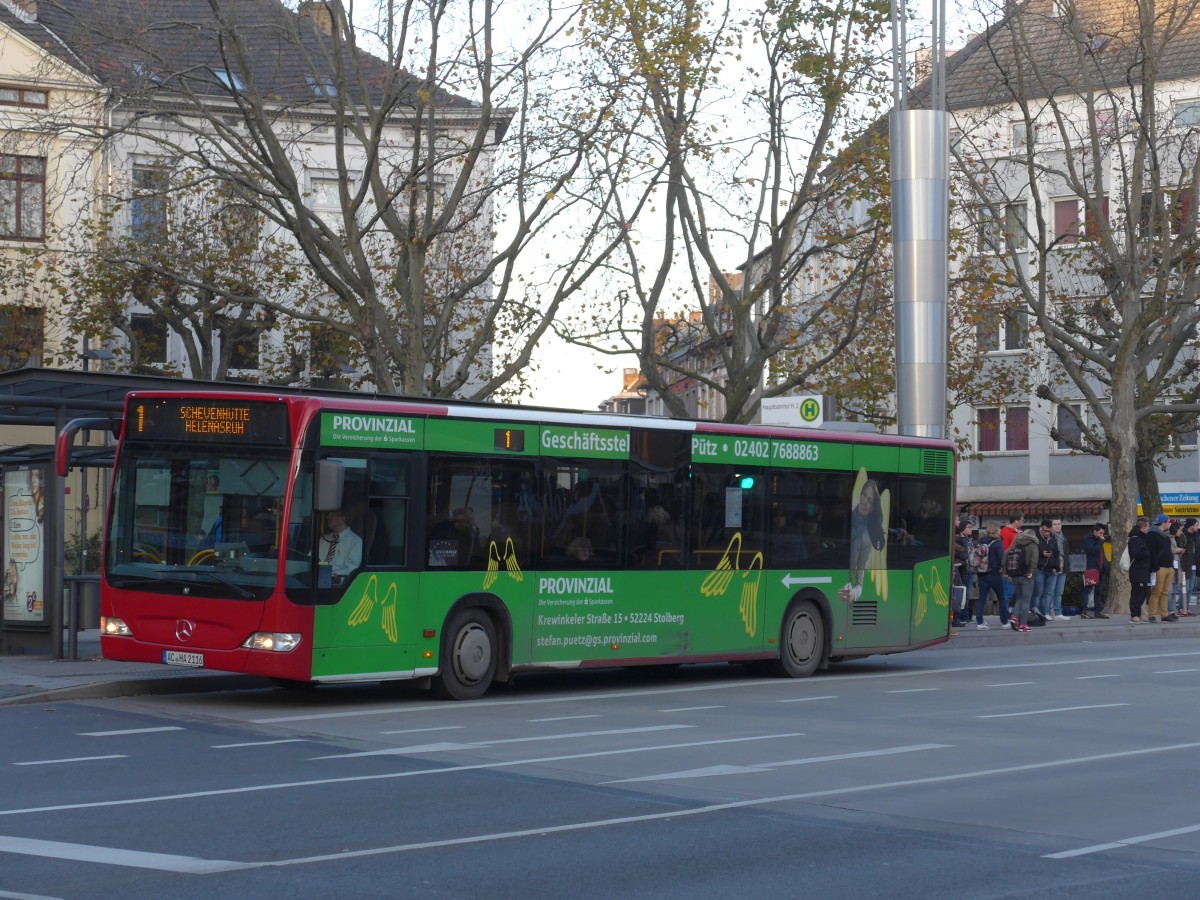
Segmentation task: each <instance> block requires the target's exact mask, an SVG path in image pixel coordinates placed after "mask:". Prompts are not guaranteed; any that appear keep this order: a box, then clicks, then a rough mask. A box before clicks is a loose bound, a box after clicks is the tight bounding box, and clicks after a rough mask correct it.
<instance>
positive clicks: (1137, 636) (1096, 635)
mask: <svg viewBox="0 0 1200 900" xmlns="http://www.w3.org/2000/svg"><path fill="white" fill-rule="evenodd" d="M989 625H990V627H989V628H988V630H987V631H977V630H976V629H975V625H974V624H971V625H966V626H964V627H960V628H959V629H958V634H956V635H955V636H953V637H952V638H950V640H949V641H948V642H947V643H946V644H943V645H942V646H944V647H946V646H948V647H956V648H962V647H965V646H967V645H973V646H976V647H1011V646H1013V645H1029V644H1066V643H1071V644H1080V643H1097V642H1100V641H1129V640H1133V641H1143V640H1170V639H1172V638H1176V639H1178V638H1197V637H1200V623H1196V624H1193V623H1191V622H1188V623H1187V624H1181V623H1178V622H1175V623H1169V624H1161V623H1150V622H1143V623H1141V624H1140V625H1130V624H1129V622H1128V621H1127V620H1126V621H1121V620H1114V621H1113V622H1112V623H1111V624H1107V625H1100V626H1098V625H1082V624H1075V623H1073V622H1065V623H1062V624H1055V625H1043V626H1041V627H1039V628H1034V629H1033V630H1032V631H1029V632H1028V633H1024V634H1022V633H1018V632H1015V631H1013V630H1012V629H1011V628H1001V627H1000V626H999V625H991V623H989Z"/></svg>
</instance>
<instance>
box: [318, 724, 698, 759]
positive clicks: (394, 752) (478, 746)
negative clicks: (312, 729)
mask: <svg viewBox="0 0 1200 900" xmlns="http://www.w3.org/2000/svg"><path fill="white" fill-rule="evenodd" d="M695 727H696V726H695V725H651V726H648V727H645V728H613V729H611V730H609V731H574V732H569V733H567V734H538V735H532V736H527V737H519V738H504V739H502V740H497V741H472V742H470V743H461V744H458V743H452V742H449V741H444V742H442V743H440V744H414V745H413V746H410V747H388V748H386V749H384V750H364V751H361V752H359V753H335V754H333V755H331V756H314V757H313V759H360V758H362V757H364V756H399V755H401V754H405V753H448V752H451V751H455V750H482V749H484V748H486V747H495V746H496V745H498V744H528V743H533V742H536V741H556V740H573V739H575V738H589V737H605V736H607V735H612V734H645V733H647V732H653V731H676V730H678V729H680V728H695Z"/></svg>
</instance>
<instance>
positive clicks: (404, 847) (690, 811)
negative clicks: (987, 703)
mask: <svg viewBox="0 0 1200 900" xmlns="http://www.w3.org/2000/svg"><path fill="white" fill-rule="evenodd" d="M788 736H789V735H765V736H762V738H761V739H765V738H774V737H788ZM743 740H746V739H744V738H733V739H729V740H725V741H703V742H698V744H694V745H687V744H679V745H675V746H673V747H659V748H639V750H638V751H620V750H617V751H603V752H600V753H585V754H577V755H576V756H574V757H557V758H551V759H545V760H540V762H553V761H560V760H563V759H572V758H574V759H578V758H581V757H593V756H608V755H614V754H617V753H624V752H640V751H641V750H645V749H681V748H683V747H686V746H697V745H699V744H720V743H737V742H741V741H743ZM1197 748H1200V743H1189V744H1168V745H1166V746H1161V747H1144V748H1142V749H1140V750H1124V751H1120V752H1117V753H1102V754H1097V755H1094V756H1080V757H1075V758H1073V759H1060V760H1052V761H1050V762H1036V763H1026V764H1025V765H1020V766H1008V767H1007V768H1003V769H991V770H989V774H991V775H1010V774H1014V773H1017V772H1032V771H1036V770H1038V769H1058V768H1062V767H1066V766H1079V765H1082V764H1088V763H1097V762H1106V761H1109V760H1116V759H1128V758H1130V757H1135V756H1146V755H1149V754H1153V753H1175V752H1178V751H1180V750H1195V749H1197ZM527 762H531V761H527ZM511 765H513V763H500V764H492V763H488V764H483V765H477V766H461V767H455V768H451V769H432V770H426V771H425V772H391V773H388V774H386V775H367V776H359V777H352V778H330V779H322V780H321V781H313V782H299V783H293V784H279V785H258V786H254V787H248V788H231V789H226V790H220V791H202V792H199V791H198V792H195V793H190V794H176V795H172V796H165V797H141V798H130V799H126V800H106V801H100V802H94V803H77V804H71V805H68V806H59V807H42V808H39V809H23V810H0V816H7V815H19V814H23V813H35V812H57V811H63V810H68V809H94V808H97V807H103V806H127V805H131V804H135V803H154V802H160V801H165V800H178V799H194V798H196V797H211V796H216V795H220V794H236V793H248V792H251V791H261V790H282V789H293V788H296V787H307V786H312V785H317V784H319V785H327V784H345V783H348V782H354V781H376V780H381V779H384V778H408V777H412V776H413V775H421V774H445V773H446V772H461V771H464V770H468V769H475V770H478V769H490V768H500V767H502V766H511ZM978 777H979V773H978V772H977V771H975V770H972V771H969V772H955V773H952V774H948V775H934V776H930V777H927V778H910V779H906V780H903V781H885V782H877V783H874V784H864V785H854V786H851V787H842V788H830V789H828V790H823V791H806V792H803V793H798V794H780V795H776V796H772V797H757V798H753V799H749V800H735V801H730V802H726V803H715V804H710V805H708V806H698V807H691V808H686V809H674V810H670V811H667V812H658V813H645V814H642V815H637V816H621V817H617V818H610V819H591V820H586V821H582V822H571V823H567V824H562V825H542V826H538V827H535V828H526V829H522V830H519V831H502V832H493V833H490V834H478V835H468V836H466V837H459V838H447V839H445V840H440V841H423V842H420V843H415V844H395V845H392V846H388V847H374V848H369V849H365V850H351V851H339V852H337V853H328V854H320V855H316V856H304V857H297V858H295V859H283V860H271V861H269V862H259V863H230V862H228V861H225V860H196V859H195V858H194V857H166V856H165V855H164V856H163V858H164V859H165V860H171V861H173V860H181V859H182V860H193V861H194V862H198V863H202V864H208V865H213V866H234V867H236V868H237V869H243V870H244V869H251V868H284V867H287V866H297V865H307V864H310V863H321V862H340V861H345V860H350V859H361V858H365V857H369V856H384V855H389V854H397V853H408V852H412V851H415V850H430V849H435V848H441V847H461V846H466V845H470V844H482V843H488V842H494V841H503V840H514V839H516V838H523V837H537V838H541V837H543V836H545V835H547V834H555V833H566V832H570V831H585V830H591V829H595V828H608V827H613V826H616V825H630V824H638V823H642V822H658V821H664V820H667V819H677V818H683V817H685V816H701V815H707V814H709V813H717V812H725V811H728V810H733V809H751V808H754V807H758V806H768V805H772V804H776V803H794V802H800V801H804V800H819V799H823V798H826V797H837V796H846V795H849V794H863V793H868V792H870V791H883V790H895V789H897V788H908V787H922V786H924V785H929V784H944V783H948V782H953V781H966V780H968V779H976V778H978ZM1163 834H1164V835H1166V834H1170V832H1163ZM1151 837H1152V836H1147V837H1146V839H1147V840H1149V839H1151ZM2 841H24V839H21V838H0V842H2ZM24 843H25V844H29V845H34V844H37V845H48V846H49V845H51V843H52V842H47V841H37V842H31V841H24ZM54 846H69V845H54ZM32 849H37V848H36V847H34V848H32ZM32 849H31V850H21V849H15V845H5V844H3V843H0V851H7V852H10V853H22V852H24V853H27V854H28V853H31V852H32ZM86 849H91V850H99V849H108V848H86ZM109 852H112V851H111V850H109ZM1067 852H1070V851H1067ZM32 855H38V856H41V855H47V854H43V853H33V854H32ZM139 856H140V858H142V859H143V860H144V861H150V857H151V856H154V854H140V855H139ZM131 858H132V857H131ZM114 861H115V860H114V859H106V860H105V862H110V863H112V862H114ZM169 871H176V870H173V869H172V870H169ZM213 871H216V872H221V871H230V869H228V868H214V870H213Z"/></svg>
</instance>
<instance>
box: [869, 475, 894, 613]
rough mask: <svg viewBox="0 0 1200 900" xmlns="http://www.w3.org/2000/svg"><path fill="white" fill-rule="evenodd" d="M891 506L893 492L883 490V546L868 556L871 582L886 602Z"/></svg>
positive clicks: (880, 507)
mask: <svg viewBox="0 0 1200 900" xmlns="http://www.w3.org/2000/svg"><path fill="white" fill-rule="evenodd" d="M891 507H892V492H891V491H882V492H881V493H880V494H879V511H880V513H882V515H883V546H882V547H879V548H876V549H873V550H872V551H871V555H870V556H868V557H867V571H868V572H869V573H870V574H871V583H872V584H873V585H875V593H876V594H877V595H878V596H879V599H880V600H883V601H884V602H885V603H886V602H887V598H888V573H887V542H888V529H887V523H888V522H890V521H891V519H889V518H888V516H889V515H890V514H891V511H892V510H891Z"/></svg>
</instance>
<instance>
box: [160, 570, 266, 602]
mask: <svg viewBox="0 0 1200 900" xmlns="http://www.w3.org/2000/svg"><path fill="white" fill-rule="evenodd" d="M188 574H189V575H199V576H201V577H204V578H211V579H212V580H213V581H215V582H217V583H218V584H220V585H222V586H223V587H227V588H229V589H230V590H231V591H233V592H234V593H235V594H237V595H238V596H239V597H241V598H242V599H243V600H253V599H254V592H253V591H248V590H246V589H245V588H244V587H242V586H241V585H240V584H235V583H234V582H232V581H230V580H229V579H228V578H222V577H221V576H220V575H218V574H217V573H216V572H199V571H192V572H188ZM155 580H157V581H163V582H167V583H169V584H182V585H184V586H186V587H192V586H193V585H194V584H195V583H196V582H195V580H194V579H191V578H180V577H179V576H178V575H168V574H167V573H166V571H164V570H159V578H157V579H155Z"/></svg>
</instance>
